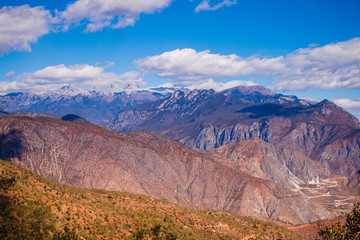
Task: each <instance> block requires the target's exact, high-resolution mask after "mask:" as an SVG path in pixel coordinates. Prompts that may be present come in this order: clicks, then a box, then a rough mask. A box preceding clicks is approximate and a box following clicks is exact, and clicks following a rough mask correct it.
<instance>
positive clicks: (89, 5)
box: [60, 0, 171, 32]
mask: <svg viewBox="0 0 360 240" xmlns="http://www.w3.org/2000/svg"><path fill="white" fill-rule="evenodd" d="M170 3H171V0H131V1H119V0H77V1H76V2H74V3H72V4H69V5H68V6H67V8H66V9H65V11H64V12H61V13H60V16H61V18H62V19H63V21H64V23H65V30H66V29H68V28H69V26H70V25H72V24H75V25H76V24H79V23H81V22H82V21H84V20H86V21H87V27H86V30H85V31H87V32H96V31H99V30H102V29H103V28H104V27H108V26H110V27H112V28H124V27H127V26H132V25H134V24H135V22H136V21H137V20H138V18H139V16H140V14H142V13H147V14H150V13H154V12H156V11H160V10H161V9H163V8H165V7H167V6H169V4H170Z"/></svg>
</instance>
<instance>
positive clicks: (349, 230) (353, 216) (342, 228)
mask: <svg viewBox="0 0 360 240" xmlns="http://www.w3.org/2000/svg"><path fill="white" fill-rule="evenodd" d="M319 228H320V230H319V235H320V239H324V240H330V239H331V240H340V239H346V240H355V239H360V203H357V204H355V206H354V209H353V211H352V212H351V213H350V214H348V215H347V217H346V224H345V225H341V224H340V223H339V222H338V223H336V224H334V225H332V226H331V227H326V228H323V227H322V226H321V225H319Z"/></svg>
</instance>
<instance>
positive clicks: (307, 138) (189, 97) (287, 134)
mask: <svg viewBox="0 0 360 240" xmlns="http://www.w3.org/2000/svg"><path fill="white" fill-rule="evenodd" d="M75 90H76V89H74V88H64V89H63V91H65V92H66V91H67V92H68V93H67V94H65V93H64V92H63V93H61V91H60V92H53V93H52V94H50V93H43V94H42V95H43V96H48V98H47V99H48V100H44V99H46V98H45V97H44V98H41V99H42V100H41V101H40V100H39V101H38V100H36V101H35V100H32V102H30V103H29V102H28V100H29V98H24V97H23V95H22V94H18V95H16V94H10V95H8V96H3V98H2V99H3V103H4V101H5V102H7V104H8V105H7V106H8V107H4V109H5V110H6V111H5V110H1V112H0V114H1V117H0V159H4V160H6V161H10V162H14V163H16V164H19V165H21V166H23V167H26V168H28V169H30V170H31V171H34V172H36V173H38V174H40V175H42V176H45V177H46V178H49V179H51V180H54V181H56V182H59V183H65V184H69V185H72V186H76V187H82V188H100V189H107V190H119V191H126V192H132V193H137V194H146V195H148V196H151V197H155V198H160V199H164V200H167V201H170V202H172V203H176V204H180V205H182V206H186V207H189V208H192V209H216V210H222V211H229V212H232V213H236V214H240V215H246V216H253V217H260V218H270V219H274V220H279V221H283V222H287V223H291V224H302V223H311V222H314V221H319V220H321V219H328V218H331V217H335V216H338V215H341V213H342V212H343V211H346V209H350V208H352V205H353V204H354V203H356V202H359V201H360V191H359V187H360V184H359V170H360V162H359V159H360V123H359V121H358V120H357V119H356V118H355V117H354V116H352V115H351V114H349V113H347V112H346V111H344V110H343V109H342V108H340V107H338V106H337V105H335V104H334V103H332V102H330V101H328V100H324V101H321V102H319V103H314V102H309V101H305V100H302V99H298V98H297V97H295V96H286V95H282V94H276V93H274V92H272V91H270V90H269V89H267V88H264V87H261V86H251V87H243V86H239V87H235V88H232V89H228V90H224V91H221V92H215V91H214V90H193V91H190V90H185V91H181V90H176V91H173V90H169V89H157V90H154V89H152V90H149V89H148V90H146V91H135V92H134V90H128V91H124V92H123V93H121V94H120V93H116V92H119V91H120V90H116V91H115V90H114V89H113V90H111V91H110V90H109V92H110V93H111V94H108V95H106V96H107V97H104V96H105V95H104V94H102V95H101V96H102V97H101V99H102V100H99V99H97V98H94V96H95V95H96V94H95V95H93V94H94V92H91V91H88V92H87V93H84V92H83V91H85V90H76V91H75ZM26 94H30V93H26ZM132 94H135V95H133V96H137V97H135V98H136V99H137V100H136V101H133V102H132V103H131V104H124V102H127V103H129V101H130V102H131V100H130V99H131V96H132ZM40 95H41V94H40ZM50 95H51V96H52V97H49V96H50ZM18 96H21V97H20V99H27V100H26V101H25V100H24V101H23V102H21V101H22V100H21V101H20V102H21V104H19V108H20V106H22V107H23V108H24V109H23V110H24V111H21V112H11V111H10V112H11V113H8V112H7V111H9V110H8V109H9V106H15V105H16V104H15V102H16V101H17V100H16V98H17V97H18ZM29 96H30V95H29ZM38 96H39V94H38ZM54 96H57V97H54ZM118 96H123V97H124V99H125V100H124V101H123V100H121V99H120V100H119V99H117V100H114V99H116V98H117V97H118ZM139 96H142V97H144V98H141V97H140V99H141V100H139V98H138V97H139ZM39 98H40V97H39ZM85 98H92V99H93V100H94V102H93V103H92V104H93V105H92V104H85V102H86V101H83V100H84V99H85ZM4 99H5V100H4ZM9 99H12V100H11V101H10V100H9ZM33 99H38V98H37V97H33ZM81 99H82V100H81ZM105 99H106V100H105ZM64 101H65V102H67V103H68V105H67V104H65V102H64ZM69 101H70V102H71V103H70V102H69ZM104 101H105V102H108V103H109V104H111V106H112V107H111V112H112V114H114V113H115V112H118V114H117V115H116V117H115V114H114V118H113V119H112V120H111V121H109V120H110V117H109V116H110V115H111V114H110V115H107V114H105V112H104V111H109V109H108V105H106V104H104V105H102V104H103V103H104ZM117 101H122V103H121V104H118V105H117V106H116V102H117ZM25 102H27V103H26V104H28V105H26V104H25ZM9 103H11V104H12V105H11V104H10V105H9ZM95 103H96V104H95ZM37 104H39V105H37ZM69 104H70V105H69ZM25 105H26V106H27V107H24V106H25ZM134 105H136V106H134ZM37 106H42V107H46V108H48V110H49V109H50V108H51V107H50V106H53V107H54V108H53V109H50V110H49V111H46V112H47V113H39V112H37V113H34V112H31V111H27V110H31V108H34V109H37V110H39V109H41V108H37ZM56 106H59V109H58V110H59V112H56V111H55V110H56V109H57V108H56ZM70 106H74V107H75V106H76V109H82V108H83V110H84V111H85V112H87V113H89V112H91V111H92V110H91V109H93V108H94V109H96V110H94V111H95V112H96V114H95V115H98V114H100V115H102V118H101V119H100V118H99V119H97V120H96V121H98V122H97V123H100V122H101V124H105V123H106V122H108V124H107V128H108V129H110V130H108V129H105V128H102V127H99V126H96V125H93V124H92V123H94V122H95V123H96V121H94V118H92V117H90V119H89V118H87V117H86V116H84V115H82V114H81V113H82V112H81V111H80V110H79V111H77V112H75V114H76V115H75V114H74V112H71V111H72V110H73V108H72V107H70ZM99 106H101V107H99ZM14 109H15V108H14ZM66 109H68V110H69V112H65V111H66ZM99 109H100V110H101V111H100V110H99ZM115 109H117V111H116V110H115ZM103 110H104V111H103ZM63 111H64V112H63ZM40 112H41V111H40ZM57 113H61V114H57ZM52 114H55V115H52ZM91 114H93V113H91ZM91 114H90V115H91ZM90 115H87V116H90ZM95 115H91V116H93V117H94V116H95ZM61 116H62V117H61ZM95 119H96V116H95ZM88 121H89V122H88ZM91 122H92V123H91ZM111 130H112V131H111Z"/></svg>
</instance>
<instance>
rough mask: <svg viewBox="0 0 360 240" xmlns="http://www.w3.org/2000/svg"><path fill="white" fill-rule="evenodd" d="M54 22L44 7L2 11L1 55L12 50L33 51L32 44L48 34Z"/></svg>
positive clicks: (0, 13)
mask: <svg viewBox="0 0 360 240" xmlns="http://www.w3.org/2000/svg"><path fill="white" fill-rule="evenodd" d="M52 21H54V20H53V18H52V16H51V14H50V12H49V11H47V10H45V9H44V8H43V7H34V8H31V7H30V6H29V5H22V6H18V7H6V6H5V7H2V8H1V9H0V55H1V54H4V53H7V52H10V51H11V50H18V51H28V52H30V51H31V47H30V43H35V42H37V40H38V38H39V37H41V36H43V35H45V34H48V33H49V29H50V23H51V22H52Z"/></svg>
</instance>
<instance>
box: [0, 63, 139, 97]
mask: <svg viewBox="0 0 360 240" xmlns="http://www.w3.org/2000/svg"><path fill="white" fill-rule="evenodd" d="M113 83H114V84H121V85H127V84H129V83H136V84H140V85H142V84H143V81H142V78H141V74H140V73H138V72H127V73H124V74H122V75H117V74H115V73H111V72H104V68H102V67H94V66H91V65H87V64H81V65H72V66H68V67H67V66H65V65H64V64H60V65H57V66H49V67H46V68H44V69H41V70H38V71H36V72H34V73H24V74H22V75H20V76H18V77H17V78H16V80H15V81H13V82H0V92H1V93H8V92H14V91H27V90H30V89H34V88H58V87H61V86H63V85H69V84H71V85H74V86H77V87H92V86H106V85H110V84H113Z"/></svg>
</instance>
